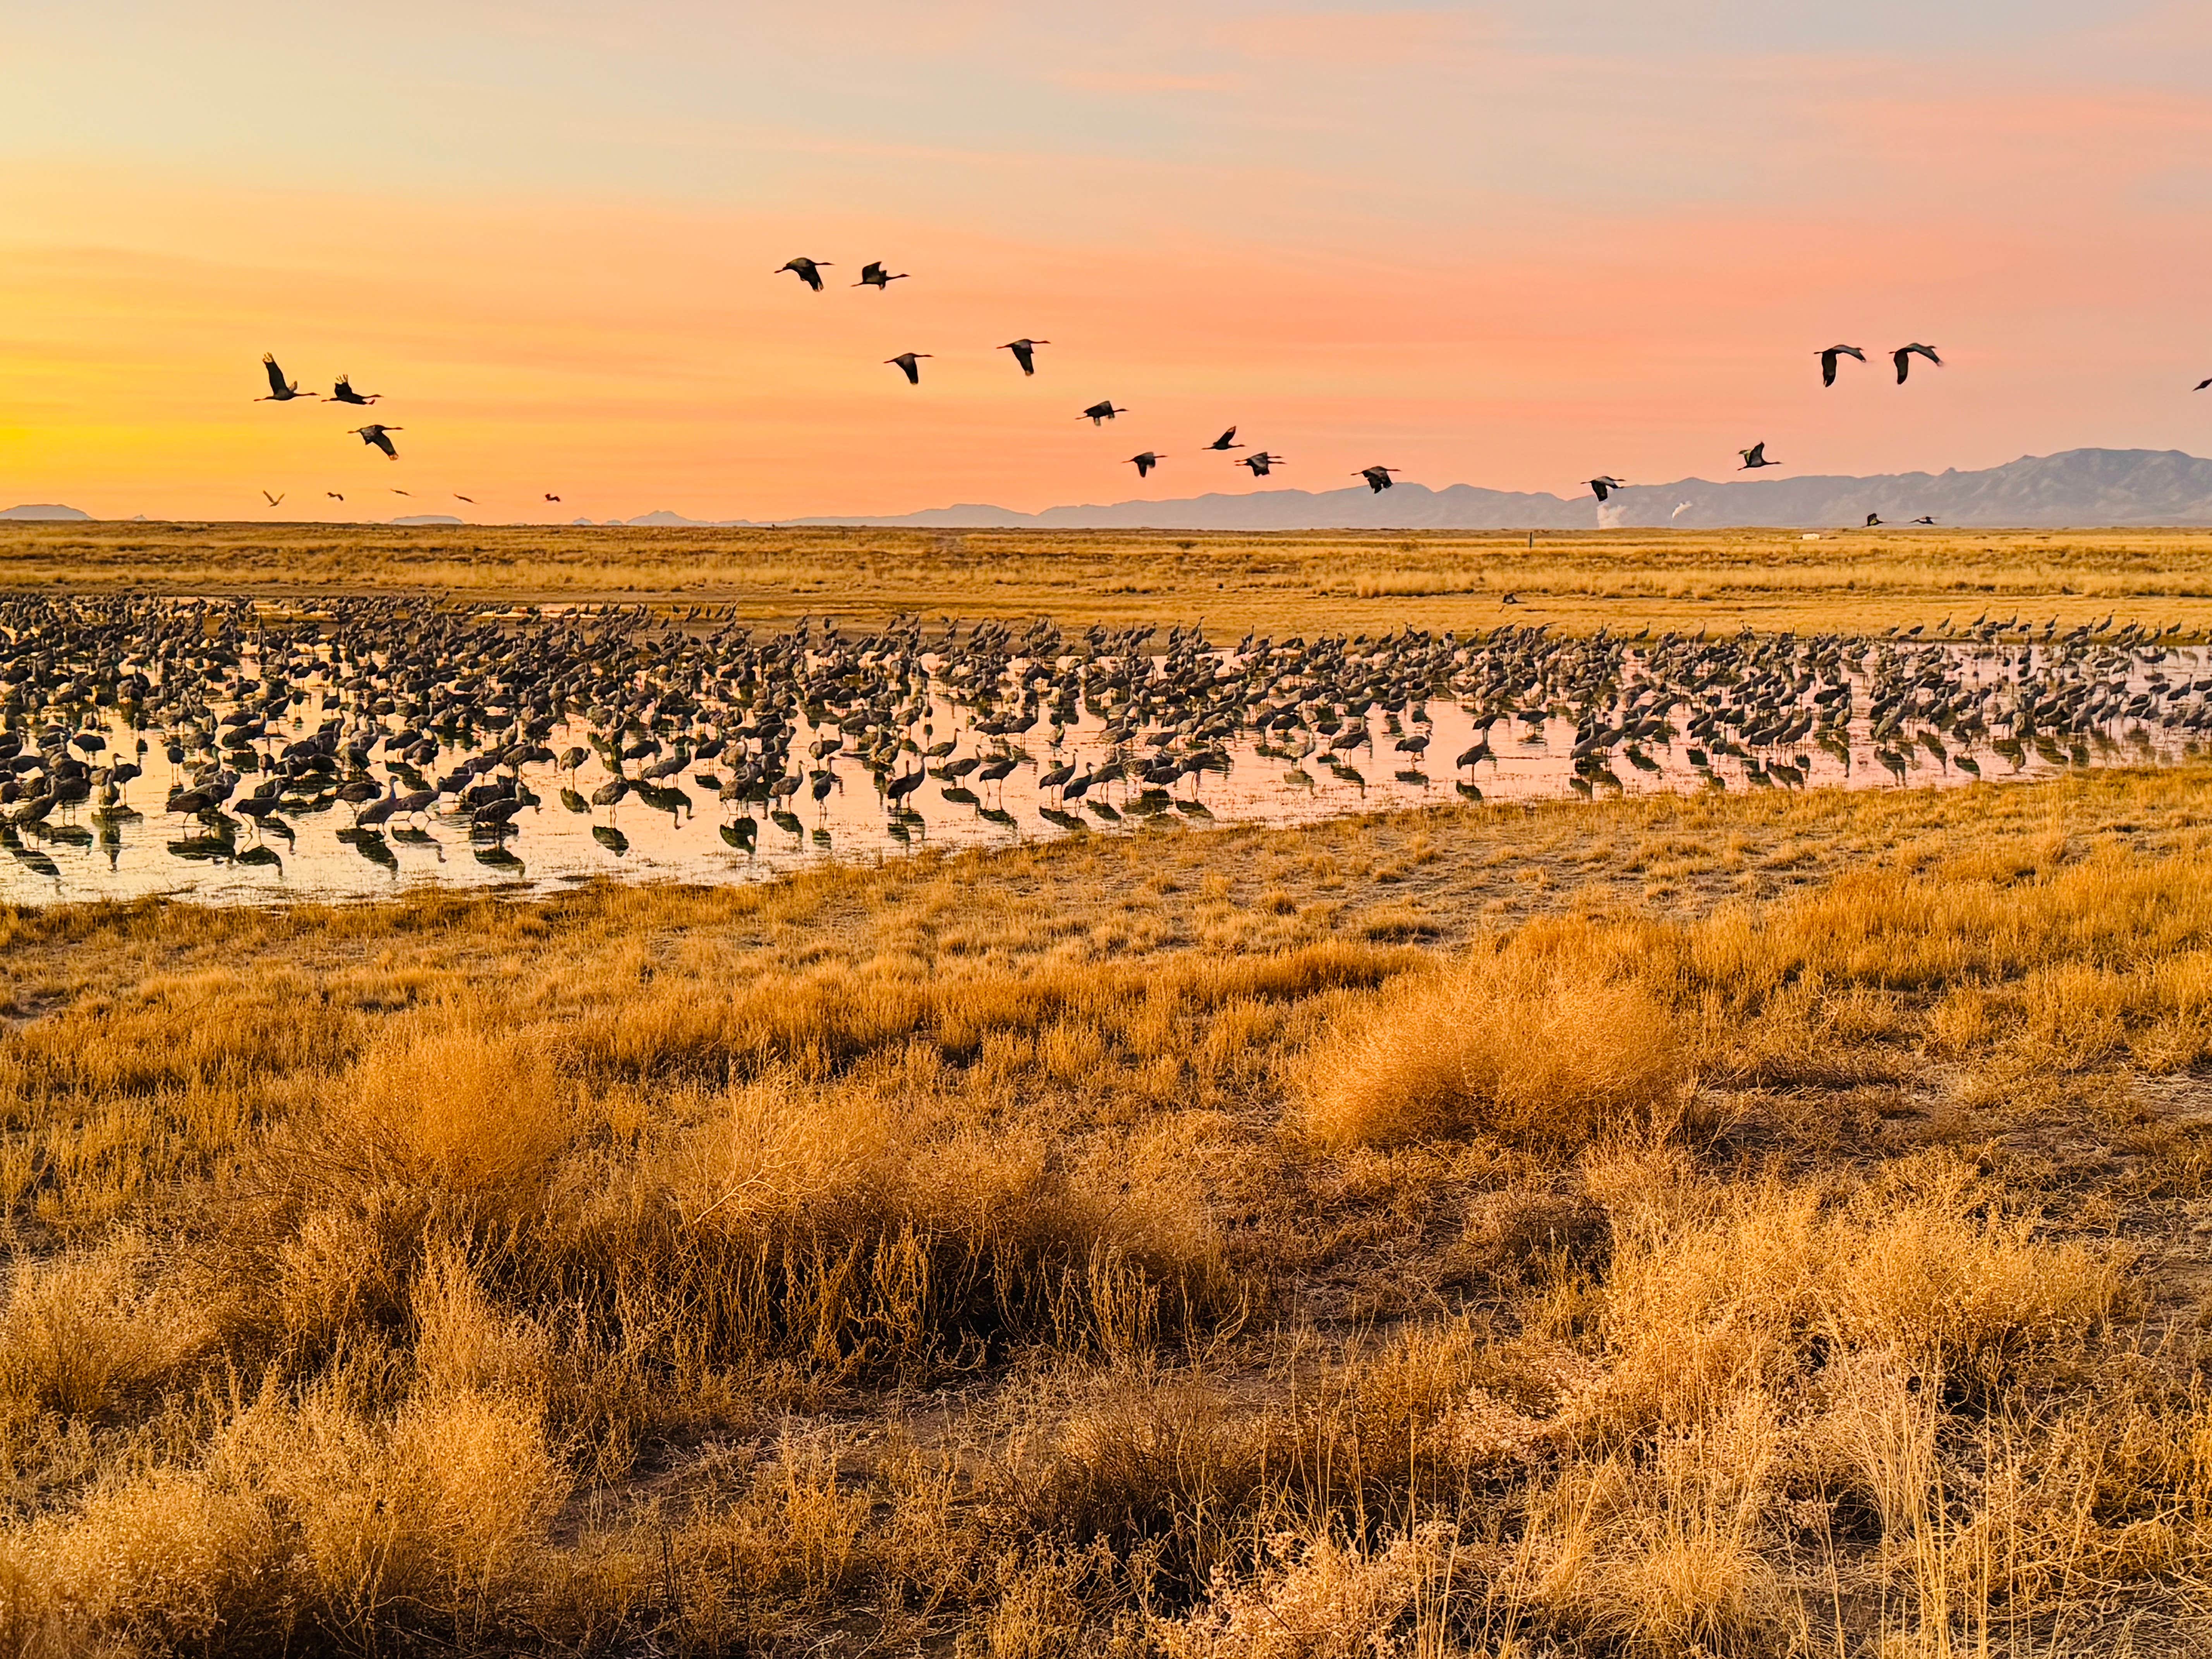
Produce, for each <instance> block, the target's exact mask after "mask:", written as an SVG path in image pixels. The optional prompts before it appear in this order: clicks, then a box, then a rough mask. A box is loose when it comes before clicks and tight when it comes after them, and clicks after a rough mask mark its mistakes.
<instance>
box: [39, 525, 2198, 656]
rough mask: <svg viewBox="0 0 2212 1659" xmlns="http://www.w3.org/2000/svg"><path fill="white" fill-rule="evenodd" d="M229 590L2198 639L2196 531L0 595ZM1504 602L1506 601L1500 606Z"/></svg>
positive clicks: (285, 559)
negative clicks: (1966, 629)
mask: <svg viewBox="0 0 2212 1659" xmlns="http://www.w3.org/2000/svg"><path fill="white" fill-rule="evenodd" d="M53 588H65V589H69V590H72V591H76V590H83V589H103V588H104V589H117V588H123V589H131V590H137V591H145V592H187V593H209V592H220V593H240V592H243V593H249V594H252V595H255V596H257V597H259V596H266V597H268V598H270V599H273V600H276V601H279V602H286V603H296V602H298V601H299V600H301V599H313V598H314V597H315V596H318V595H322V594H327V593H331V592H386V593H400V594H405V595H409V596H410V597H414V596H420V597H423V598H426V599H433V600H440V601H446V602H453V603H467V604H471V605H498V606H506V605H511V604H515V603H526V602H538V601H550V602H556V603H606V602H615V603H624V604H651V605H658V606H674V607H678V608H682V607H686V606H692V605H714V606H717V607H725V608H726V609H728V610H729V611H731V612H732V614H734V615H736V616H738V617H742V618H744V619H745V620H747V621H755V622H762V623H770V624H778V623H787V622H789V621H791V620H793V619H795V618H796V617H799V616H801V615H803V614H807V613H812V614H814V615H817V616H818V615H821V614H822V613H823V612H825V611H826V612H829V613H831V614H833V615H836V617H839V618H840V619H841V621H843V622H846V623H860V624H862V625H867V624H870V623H875V622H878V621H881V620H884V619H887V618H889V617H892V616H895V615H897V614H901V613H904V612H909V611H911V612H915V613H917V614H919V615H921V616H922V617H924V618H926V619H927V621H928V622H929V623H932V624H935V623H937V622H938V621H939V618H941V617H945V616H953V617H967V618H969V619H974V618H976V617H1025V616H1034V615H1038V614H1049V615H1051V616H1054V617H1056V618H1058V619H1059V620H1060V622H1061V623H1072V624H1074V625H1075V626H1077V627H1082V626H1086V625H1088V624H1089V623H1091V622H1094V621H1103V622H1106V623H1111V624H1121V623H1133V622H1141V623H1152V624H1156V625H1158V626H1162V627H1165V626H1167V625H1169V624H1171V623H1174V624H1188V623H1192V622H1194V621H1195V620H1198V619H1200V618H1203V619H1204V621H1205V622H1206V624H1207V625H1208V626H1209V627H1210V628H1211V629H1212V630H1213V632H1214V634H1215V635H1216V637H1220V636H1222V635H1226V636H1227V637H1230V638H1234V637H1236V635H1238V634H1240V633H1242V632H1243V631H1244V630H1246V629H1261V630H1262V631H1266V632H1272V633H1273V634H1276V635H1282V634H1288V633H1304V634H1310V633H1315V632H1319V631H1325V630H1326V631H1336V630H1342V631H1346V632H1354V631H1358V630H1363V629H1364V630H1368V631H1379V630H1383V629H1391V628H1395V627H1399V626H1402V625H1405V624H1407V623H1411V624H1413V625H1414V626H1418V627H1422V628H1428V629H1437V630H1439V631H1441V630H1443V629H1447V628H1449V629H1462V630H1465V629H1488V628H1493V627H1496V626H1497V625H1498V624H1499V623H1506V622H1512V623H1550V624H1552V625H1553V626H1554V627H1559V628H1565V629H1570V630H1573V631H1577V632H1583V633H1587V632H1589V631H1592V630H1594V629H1597V628H1599V627H1601V626H1603V627H1610V628H1613V629H1615V630H1616V631H1621V630H1625V631H1627V632H1630V633H1633V632H1635V631H1636V630H1637V629H1641V628H1643V627H1644V626H1646V625H1649V626H1650V627H1652V628H1654V629H1669V628H1674V629H1683V630H1685V631H1693V630H1695V629H1699V628H1705V629H1714V630H1717V631H1721V630H1733V629H1738V628H1742V627H1746V626H1748V627H1753V628H1756V629H1800V630H1807V631H1828V630H1833V629H1871V630H1879V629H1887V628H1890V627H1893V626H1906V625H1911V624H1915V623H1918V624H1925V625H1928V626H1929V627H1931V628H1932V627H1934V626H1936V624H1938V623H1941V622H1942V621H1943V620H1944V619H1945V618H1947V617H1948V618H1949V619H1951V621H1952V622H1953V623H1954V625H1963V624H1966V623H1970V622H1972V620H1974V619H1975V618H1976V617H1978V616H1980V615H1982V614H1983V613H1984V611H1986V612H1988V613H1989V614H1990V615H1991V616H1993V617H1998V618H2003V617H2009V616H2012V615H2015V614H2021V615H2024V616H2027V617H2033V618H2035V619H2037V620H2038V621H2040V620H2042V619H2045V618H2048V617H2056V618H2057V619H2058V620H2059V621H2060V622H2061V623H2063V624H2065V625H2066V626H2068V627H2072V626H2074V625H2075V624H2077V623H2082V622H2094V621H2099V620H2101V619H2102V618H2103V617H2106V616H2107V615H2109V614H2112V613H2114V612H2117V613H2118V616H2119V617H2120V620H2121V621H2123V622H2126V621H2136V622H2141V623H2146V624H2148V625H2150V626H2154V627H2162V626H2165V625H2166V624H2168V623H2178V624H2180V625H2182V627H2183V628H2184V629H2185V634H2186V636H2187V637H2190V638H2192V639H2202V638H2204V637H2206V635H2207V633H2208V632H2212V532H2204V531H2201V530H2106V531H2056V532H2045V531H1954V530H1942V529H1937V530H1917V529H1911V528H1904V529H1890V528H1883V529H1879V530H1872V531H1861V530H1852V531H1845V532H1837V533H1834V534H1831V535H1826V536H1823V537H1822V538H1820V539H1818V540H1815V541H1807V540H1805V539H1804V538H1803V536H1802V534H1801V533H1800V532H1796V531H1771V530H1765V531H1762V530H1744V531H1698V532H1679V533H1677V532H1663V531H1654V530H1631V531H1606V532H1600V531H1595V530H1592V531H1588V532H1562V531H1544V532H1537V533H1536V534H1535V535H1534V537H1533V538H1529V537H1526V536H1523V535H1519V534H1512V533H1489V532H1403V531H1331V532H1304V531H1300V532H1260V533H1230V532H1171V531H1129V532H1053V533H1048V534H1040V533H1038V532H1033V531H934V530H866V529H828V528H824V529H795V530H717V529H712V528H707V527H699V528H694V529H684V528H673V529H617V528H596V529H594V528H552V527H529V528H525V527H516V526H461V527H437V526H425V527H415V528H404V529H403V528H393V527H390V526H368V525H357V526H356V525H339V526H313V525H266V526H263V525H250V524H222V525H181V524H179V525H170V524H152V525H148V524H100V525H9V526H5V527H4V528H0V591H6V590H10V589H33V590H36V589H53ZM1509 594H1510V595H1511V596H1513V599H1514V600H1515V603H1513V604H1511V605H1508V604H1506V603H1505V602H1504V601H1505V599H1506V596H1507V595H1509Z"/></svg>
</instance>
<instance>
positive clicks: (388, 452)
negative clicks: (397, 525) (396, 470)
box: [353, 421, 407, 495]
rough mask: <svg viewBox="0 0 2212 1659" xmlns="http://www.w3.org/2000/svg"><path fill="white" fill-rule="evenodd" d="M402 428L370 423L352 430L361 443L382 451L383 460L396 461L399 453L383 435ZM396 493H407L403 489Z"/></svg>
mask: <svg viewBox="0 0 2212 1659" xmlns="http://www.w3.org/2000/svg"><path fill="white" fill-rule="evenodd" d="M401 429H402V428H398V427H396V426H379V425H378V424H376V423H375V422H373V421H372V422H370V423H369V424H368V425H367V426H357V427H356V428H354V429H353V430H354V435H355V436H356V437H357V438H359V439H360V440H361V441H362V442H363V443H365V444H368V445H369V446H371V447H374V448H376V449H380V450H382V451H383V452H384V459H386V460H387V461H396V460H398V459H399V452H398V450H396V449H394V448H393V447H392V440H391V439H390V438H388V437H386V433H391V432H398V431H399V430H401ZM398 493H399V494H400V495H405V494H406V493H407V492H406V491H405V490H404V489H403V490H401V491H399V492H398Z"/></svg>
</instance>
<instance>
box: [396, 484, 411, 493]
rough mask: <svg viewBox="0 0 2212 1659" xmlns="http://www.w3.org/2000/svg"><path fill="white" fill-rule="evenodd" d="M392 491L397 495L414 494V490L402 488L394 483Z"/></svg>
mask: <svg viewBox="0 0 2212 1659" xmlns="http://www.w3.org/2000/svg"><path fill="white" fill-rule="evenodd" d="M392 494H393V495H413V494H414V492H413V491H412V490H409V489H400V488H399V486H398V485H397V484H394V485H392Z"/></svg>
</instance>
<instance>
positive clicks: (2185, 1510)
mask: <svg viewBox="0 0 2212 1659" xmlns="http://www.w3.org/2000/svg"><path fill="white" fill-rule="evenodd" d="M2208 785H2212V771H2208V770H2207V769H2202V768H2185V769H2174V770H2171V771H2164V772H2118V771H2114V772H2100V773H2093V774H2088V775H2078V776H2075V777H2072V778H2069V779H2064V780H2060V781H2053V782H2051V783H2048V784H2040V785H2026V786H2009V785H2008V786H2002V787H1998V786H1980V787H1976V788H1974V789H1972V790H1966V791H1953V792H1946V793H1916V792H1908V791H1895V792H1881V793H1863V794H1852V795H1844V794H1838V793H1822V792H1812V793H1808V794H1805V795H1802V796H1793V797H1789V798H1784V799H1776V798H1768V797H1759V798H1751V799H1697V800H1670V799H1638V800H1625V801H1617V802H1612V803H1601V804H1597V805H1589V806H1560V807H1545V808H1540V809H1537V810H1534V811H1529V810H1526V809H1522V808H1517V807H1516V808H1512V809H1504V808H1493V807H1480V806H1478V807H1469V808H1458V807H1454V808H1449V809H1440V810H1437V811H1431V812H1427V813H1418V814H1407V815H1402V816H1400V817H1388V818H1378V819H1374V820H1364V821H1350V822H1345V823H1333V824H1326V825H1320V826H1316V827H1314V828H1312V829H1303V830H1297V831H1290V830H1269V829H1258V828H1253V827H1244V828H1237V829H1219V830H1205V831H1184V830H1178V831H1175V832H1173V833H1168V834H1162V835H1157V836H1142V837H1129V838H1126V839H1122V840H1112V841H1109V840H1107V839H1104V838H1100V839H1098V840H1096V841H1093V842H1060V843H1054V844H1052V845H1049V846H1043V847H1036V848H1024V849H1018V850H1016V851H1013V852H1009V853H1001V854H987V855H986V854H962V855H954V856H939V855H934V854H926V855H922V856H920V857H917V858H916V859H915V860H911V861H909V862H904V863H899V864H893V865H887V866H883V867H881V868H866V869H863V868H843V869H829V870H823V871H819V872H813V873H810V874H807V875H805V876H802V877H798V878H793V879H791V880H788V881H784V882H780V883H776V884H767V885H762V886H758V887H752V888H745V889H724V890H685V889H677V888H642V889H641V888H615V887H605V888H592V889H588V890H582V891H579V892H576V893H573V894H569V895H566V896H562V897H560V898H557V899H552V900H547V901H544V902H524V903H502V902H496V901H493V900H489V899H483V898H477V897H471V896H459V895H450V894H448V895H437V894H428V895H422V896H415V897H411V898H409V899H406V900H404V901H401V902H395V903H390V904H377V905H367V906H361V907H356V908H331V909H318V908H313V907H301V908H294V909H289V910H284V911H278V912H266V913H261V912H250V911H210V910H205V909H198V908H191V907H187V906H180V905H167V904H161V903H151V902H149V903H143V904H135V905H128V906H118V907H89V908H75V909H58V910H46V911H15V912H9V913H6V914H5V915H0V1198H4V1201H5V1205H6V1208H5V1214H4V1227H5V1230H6V1232H7V1235H8V1239H9V1245H10V1248H11V1253H12V1258H13V1259H12V1261H11V1264H10V1266H9V1276H8V1280H7V1284H6V1287H5V1304H4V1308H0V1473H4V1477H5V1487H4V1492H5V1502H4V1507H0V1639H4V1640H5V1641H6V1642H7V1643H8V1644H9V1646H10V1647H11V1649H12V1650H14V1651H17V1652H22V1653H64V1652H77V1651H86V1650H94V1651H105V1652H110V1653H115V1654H149V1655H150V1654H166V1653H178V1652H188V1653H195V1654H200V1653H240V1654H247V1653H250V1654H258V1653H264V1652H270V1651H278V1650H283V1651H291V1652H300V1653H312V1652H323V1651H330V1652H363V1651H371V1650H374V1651H379V1652H392V1651H401V1650H410V1649H411V1648H418V1647H446V1648H449V1649H457V1650H527V1651H549V1650H551V1651H568V1650H575V1651H603V1650H607V1651H642V1650H655V1651H660V1652H670V1653H686V1654H709V1653H735V1652H748V1651H771V1650H780V1651H799V1650H819V1651H822V1652H824V1653H830V1652H836V1651H849V1652H855V1653H857V1652H860V1651H862V1650H867V1649H869V1648H870V1647H871V1646H874V1647H878V1648H881V1649H883V1650H891V1651H912V1650H915V1649H916V1648H917V1647H919V1648H920V1649H921V1650H922V1651H925V1652H931V1653H938V1652H944V1653H951V1652H961V1653H965V1654H972V1655H975V1656H978V1659H981V1656H985V1655H988V1656H994V1659H999V1656H1017V1655H1027V1656H1046V1655H1060V1654H1066V1653H1098V1654H1115V1655H1125V1656H1136V1655H1141V1654H1147V1653H1156V1654H1163V1655H1172V1656H1182V1659H1292V1656H1297V1659H1309V1656H1313V1659H1318V1656H1344V1659H1351V1656H1353V1655H1362V1656H1364V1655H1370V1654H1376V1653H1396V1654H1405V1655H1424V1656H1428V1655H1433V1656H1439V1659H1441V1656H1445V1655H1478V1654H1479V1655H1485V1656H1503V1655H1506V1654H1519V1655H1531V1656H1533V1655H1538V1654H1555V1655H1568V1656H1577V1659H1581V1656H1587V1659H1598V1656H1607V1659H1612V1656H1631V1655H1636V1656H1644V1655H1649V1656H1668V1659H1691V1656H1693V1655H1707V1656H1711V1655H1721V1654H1743V1655H1766V1654H1789V1653H1804V1654H1808V1655H1811V1654H1821V1655H1831V1654H1837V1653H1843V1654H1846V1655H1857V1654H1881V1655H1916V1656H1917V1655H1928V1656H1936V1655H1950V1654H1966V1653H1982V1652H1989V1653H2004V1654H2021V1655H2027V1654H2031V1653H2032V1654H2035V1655H2045V1654H2052V1653H2062V1654H2064V1653H2096V1652H2114V1653H2118V1652H2132V1653H2136V1654H2149V1653H2176V1654H2179V1653H2187V1652H2193V1651H2201V1650H2203V1646H2204V1644H2206V1642H2207V1641H2208V1640H2212V1629H2208V1622H2207V1617H2206V1615H2205V1613H2204V1607H2205V1606H2206V1590H2207V1585H2208V1580H2212V1406H2208V1404H2207V1389H2206V1387H2205V1376H2206V1373H2207V1370H2208V1367H2212V1324H2208V1322H2212V1186H2208V1181H2212V1083H2206V1082H2204V1081H2203V1080H2201V1079H2200V1077H2199V1075H2198V1068H2200V1067H2203V1066H2207V1065H2208V1064H2212V888H2208V886H2207V884H2205V882H2204V881H2203V871H2204V869H2205V867H2206V862H2207V860H2208V858H2212V818H2208V817H2207V816H2206V815H2205V813H2204V811H2203V799H2204V792H2205V790H2206V788H2207V786H2208Z"/></svg>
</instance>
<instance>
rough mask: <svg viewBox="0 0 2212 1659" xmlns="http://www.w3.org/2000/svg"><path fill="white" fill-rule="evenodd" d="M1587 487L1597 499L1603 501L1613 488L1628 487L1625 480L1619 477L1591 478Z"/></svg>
mask: <svg viewBox="0 0 2212 1659" xmlns="http://www.w3.org/2000/svg"><path fill="white" fill-rule="evenodd" d="M1589 487H1590V492H1591V493H1592V494H1593V495H1595V496H1596V497H1597V498H1598V500H1600V501H1604V500H1606V499H1607V497H1608V496H1610V495H1612V494H1613V491H1614V490H1616V489H1627V488H1628V485H1627V483H1626V481H1625V480H1623V479H1620V478H1592V479H1591V480H1590V481H1589Z"/></svg>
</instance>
